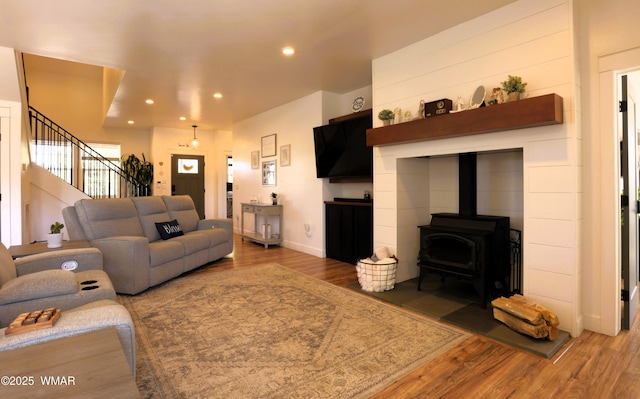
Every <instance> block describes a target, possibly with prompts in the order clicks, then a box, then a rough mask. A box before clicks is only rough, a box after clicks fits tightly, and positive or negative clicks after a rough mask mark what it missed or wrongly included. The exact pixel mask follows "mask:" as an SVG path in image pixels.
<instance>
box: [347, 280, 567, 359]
mask: <svg viewBox="0 0 640 399" xmlns="http://www.w3.org/2000/svg"><path fill="white" fill-rule="evenodd" d="M417 284H418V281H417V279H412V280H407V281H403V282H402V283H397V284H396V285H395V287H394V289H393V290H389V291H384V292H366V291H363V290H362V289H361V288H360V285H359V284H358V283H353V284H350V285H349V286H348V288H350V289H353V290H355V291H358V292H362V293H364V294H368V295H371V296H374V297H376V298H379V299H382V300H385V301H387V302H390V303H393V304H395V305H398V306H402V307H405V308H407V309H411V310H414V311H417V312H420V313H423V314H426V315H428V316H430V317H433V318H435V319H438V320H440V321H442V322H445V323H449V324H452V325H455V326H457V327H460V328H463V329H465V330H468V331H471V332H473V333H476V334H480V335H484V336H486V337H488V338H491V339H494V340H496V341H499V342H502V343H505V344H507V345H511V346H514V347H516V348H518V349H522V350H525V351H528V352H531V353H533V354H536V355H538V356H543V357H546V358H551V357H552V356H553V355H554V354H555V353H556V352H557V351H558V350H559V349H560V348H561V347H562V346H563V345H564V344H565V343H566V342H567V341H568V340H569V338H570V335H569V333H567V332H566V331H560V332H559V334H558V338H557V339H556V340H555V341H553V342H552V341H549V340H546V339H535V338H532V337H529V336H527V335H523V334H520V333H518V332H516V331H513V330H512V329H510V328H509V327H507V326H505V325H504V324H502V323H501V322H499V321H497V320H495V319H494V318H493V312H492V310H491V305H490V304H488V305H487V308H486V309H482V306H481V304H480V297H479V296H478V294H477V293H476V292H475V290H474V289H473V286H472V285H471V284H469V283H468V282H465V281H460V280H457V279H456V278H451V277H448V278H447V279H446V280H445V281H444V282H441V281H440V276H438V275H436V274H429V275H428V276H427V277H426V278H425V279H424V281H423V282H422V291H418V289H417Z"/></svg>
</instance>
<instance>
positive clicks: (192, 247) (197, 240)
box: [172, 231, 210, 256]
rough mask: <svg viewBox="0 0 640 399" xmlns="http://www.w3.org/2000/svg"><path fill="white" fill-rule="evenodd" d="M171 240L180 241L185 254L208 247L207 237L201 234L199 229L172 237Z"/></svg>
mask: <svg viewBox="0 0 640 399" xmlns="http://www.w3.org/2000/svg"><path fill="white" fill-rule="evenodd" d="M172 240H173V241H178V242H181V243H182V245H184V254H185V256H188V255H191V254H194V253H196V252H198V251H202V250H205V249H206V250H208V249H209V245H210V244H209V237H208V236H207V235H206V234H201V233H200V232H199V231H192V232H190V233H187V234H185V235H183V236H180V237H175V238H172Z"/></svg>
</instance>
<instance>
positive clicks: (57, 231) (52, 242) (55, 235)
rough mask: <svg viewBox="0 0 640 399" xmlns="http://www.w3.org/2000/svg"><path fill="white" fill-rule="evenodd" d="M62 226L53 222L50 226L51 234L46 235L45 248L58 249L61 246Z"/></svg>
mask: <svg viewBox="0 0 640 399" xmlns="http://www.w3.org/2000/svg"><path fill="white" fill-rule="evenodd" d="M63 228H64V224H62V223H60V222H55V223H54V224H52V225H51V227H50V230H51V233H49V234H47V248H60V247H61V246H62V229H63Z"/></svg>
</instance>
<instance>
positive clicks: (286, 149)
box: [280, 144, 291, 166]
mask: <svg viewBox="0 0 640 399" xmlns="http://www.w3.org/2000/svg"><path fill="white" fill-rule="evenodd" d="M289 165H291V144H286V145H283V146H281V147H280V166H289Z"/></svg>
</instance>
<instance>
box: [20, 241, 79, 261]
mask: <svg viewBox="0 0 640 399" xmlns="http://www.w3.org/2000/svg"><path fill="white" fill-rule="evenodd" d="M78 248H91V246H90V245H89V241H87V240H71V241H62V247H60V248H49V247H47V242H46V241H40V242H36V243H33V244H23V245H12V246H10V247H9V253H10V254H11V257H12V258H13V259H17V258H22V257H23V256H28V255H35V254H40V253H43V252H53V251H58V250H60V249H78Z"/></svg>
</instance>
